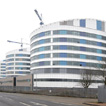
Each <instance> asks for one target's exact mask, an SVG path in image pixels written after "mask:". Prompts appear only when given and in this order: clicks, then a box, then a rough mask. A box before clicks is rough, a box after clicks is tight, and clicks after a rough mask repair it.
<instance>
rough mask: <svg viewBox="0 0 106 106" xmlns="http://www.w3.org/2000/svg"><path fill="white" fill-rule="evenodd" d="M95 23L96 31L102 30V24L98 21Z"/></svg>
mask: <svg viewBox="0 0 106 106" xmlns="http://www.w3.org/2000/svg"><path fill="white" fill-rule="evenodd" d="M96 22H97V30H102V22H101V21H98V20H97V21H96Z"/></svg>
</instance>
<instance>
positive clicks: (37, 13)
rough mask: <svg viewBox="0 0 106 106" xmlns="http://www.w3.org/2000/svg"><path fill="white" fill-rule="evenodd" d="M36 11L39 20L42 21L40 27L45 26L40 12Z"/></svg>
mask: <svg viewBox="0 0 106 106" xmlns="http://www.w3.org/2000/svg"><path fill="white" fill-rule="evenodd" d="M34 11H35V13H36V15H37V16H38V18H39V20H40V25H43V24H44V23H43V21H42V18H41V16H40V15H39V13H38V11H37V10H34Z"/></svg>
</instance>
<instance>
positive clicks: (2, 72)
mask: <svg viewBox="0 0 106 106" xmlns="http://www.w3.org/2000/svg"><path fill="white" fill-rule="evenodd" d="M5 77H6V61H5V60H2V61H0V78H5Z"/></svg>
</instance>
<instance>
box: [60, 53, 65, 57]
mask: <svg viewBox="0 0 106 106" xmlns="http://www.w3.org/2000/svg"><path fill="white" fill-rule="evenodd" d="M59 57H67V53H60V54H59Z"/></svg>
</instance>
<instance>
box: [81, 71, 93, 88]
mask: <svg viewBox="0 0 106 106" xmlns="http://www.w3.org/2000/svg"><path fill="white" fill-rule="evenodd" d="M92 79H93V75H92V71H90V70H83V71H82V72H81V81H80V83H81V85H82V86H83V87H84V88H88V87H89V86H90V85H91V84H92Z"/></svg>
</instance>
